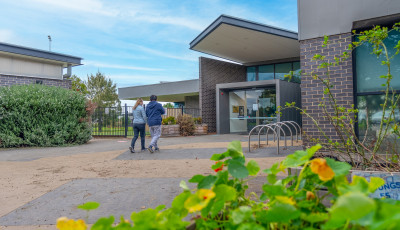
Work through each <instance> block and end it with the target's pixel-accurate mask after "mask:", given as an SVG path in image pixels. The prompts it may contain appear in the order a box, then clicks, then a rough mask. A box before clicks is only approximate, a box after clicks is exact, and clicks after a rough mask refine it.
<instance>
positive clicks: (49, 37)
mask: <svg viewBox="0 0 400 230" xmlns="http://www.w3.org/2000/svg"><path fill="white" fill-rule="evenodd" d="M47 38H48V39H49V51H51V36H50V35H48V36H47Z"/></svg>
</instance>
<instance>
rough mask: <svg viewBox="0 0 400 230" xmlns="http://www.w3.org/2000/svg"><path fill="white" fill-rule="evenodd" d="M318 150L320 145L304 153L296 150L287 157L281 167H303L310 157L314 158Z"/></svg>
mask: <svg viewBox="0 0 400 230" xmlns="http://www.w3.org/2000/svg"><path fill="white" fill-rule="evenodd" d="M320 148H321V145H319V144H317V145H315V146H313V147H311V148H309V149H307V150H306V151H302V150H297V151H296V152H294V153H293V154H290V155H289V156H287V157H286V159H285V160H284V161H283V162H282V165H283V166H284V167H286V168H289V167H298V166H301V165H304V164H305V163H306V162H307V161H309V160H310V158H311V157H312V156H314V154H315V152H317V151H318V150H319V149H320Z"/></svg>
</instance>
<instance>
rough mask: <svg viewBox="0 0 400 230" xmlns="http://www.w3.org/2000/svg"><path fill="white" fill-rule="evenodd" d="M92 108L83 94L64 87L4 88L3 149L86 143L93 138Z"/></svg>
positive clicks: (0, 96)
mask: <svg viewBox="0 0 400 230" xmlns="http://www.w3.org/2000/svg"><path fill="white" fill-rule="evenodd" d="M87 104H88V105H89V106H87ZM90 105H91V104H90V102H87V101H86V98H85V97H84V96H83V95H81V94H80V93H77V92H74V91H72V90H67V89H64V88H58V87H49V86H43V85H14V86H11V87H1V88H0V146H1V147H19V146H59V145H65V144H83V143H86V142H87V141H88V140H89V139H90V138H91V127H90V124H89V123H88V121H89V114H90V111H91V109H92V108H91V106H90Z"/></svg>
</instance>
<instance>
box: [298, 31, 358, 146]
mask: <svg viewBox="0 0 400 230" xmlns="http://www.w3.org/2000/svg"><path fill="white" fill-rule="evenodd" d="M323 41H324V38H322V37H321V38H315V39H309V40H303V41H300V64H301V69H302V70H303V71H304V75H303V76H302V79H301V98H302V99H301V100H302V108H303V109H305V110H307V112H308V113H310V114H311V115H312V116H313V118H314V119H316V120H317V121H318V122H319V124H320V127H321V128H322V129H323V130H324V131H325V133H326V134H327V135H328V136H329V137H330V138H332V139H333V140H338V135H337V133H336V131H335V129H334V128H333V127H332V126H331V125H330V124H329V122H328V121H327V120H326V119H325V118H324V117H323V116H324V115H323V112H322V109H321V108H320V107H319V106H318V104H319V103H320V101H321V98H322V97H323V96H324V94H323V84H322V83H321V82H320V81H319V80H315V79H313V78H312V77H311V76H310V75H308V74H310V73H311V72H313V71H314V73H317V74H318V75H319V76H325V73H326V72H325V71H323V70H321V69H318V65H319V64H320V62H317V61H313V60H312V58H313V56H314V55H315V54H320V55H322V56H326V59H325V60H326V61H329V62H330V61H333V60H334V57H335V56H339V55H340V54H342V53H343V52H344V51H346V49H347V47H348V45H349V44H350V43H351V41H352V37H351V33H345V34H338V35H332V36H330V37H329V44H328V45H327V46H326V47H322V44H323ZM330 77H331V83H332V84H333V85H334V86H333V88H332V93H333V95H334V97H335V98H336V99H337V100H338V104H339V105H340V106H345V107H350V106H351V105H352V104H354V93H353V68H352V59H351V55H350V58H349V59H348V60H347V61H345V62H343V63H342V64H341V65H340V66H335V67H330ZM302 119H303V131H304V132H305V133H306V135H307V136H308V137H310V138H319V139H321V140H325V139H324V137H323V136H322V135H321V133H320V132H319V131H318V129H317V128H316V127H315V125H314V123H313V122H312V120H311V119H309V118H307V117H306V116H304V115H303V118H302ZM304 144H305V145H306V146H308V145H312V144H315V143H311V141H310V140H309V139H305V140H304Z"/></svg>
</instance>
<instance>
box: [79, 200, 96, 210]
mask: <svg viewBox="0 0 400 230" xmlns="http://www.w3.org/2000/svg"><path fill="white" fill-rule="evenodd" d="M99 206H100V204H99V203H97V202H93V201H89V202H86V203H84V204H81V205H78V207H77V208H79V209H82V210H86V211H89V210H93V209H97V208H98V207H99Z"/></svg>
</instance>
